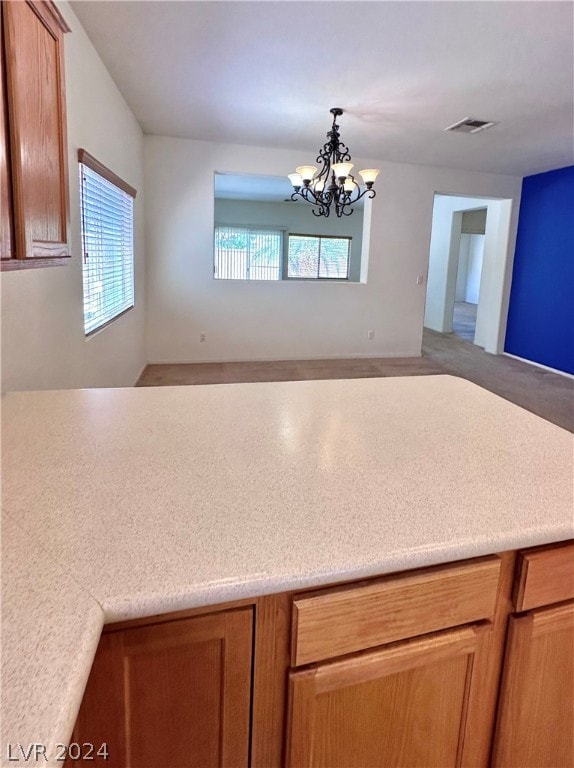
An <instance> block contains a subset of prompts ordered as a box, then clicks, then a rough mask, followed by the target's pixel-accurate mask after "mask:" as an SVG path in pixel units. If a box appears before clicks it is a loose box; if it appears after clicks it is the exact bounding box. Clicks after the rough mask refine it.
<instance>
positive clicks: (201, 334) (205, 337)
mask: <svg viewBox="0 0 574 768" xmlns="http://www.w3.org/2000/svg"><path fill="white" fill-rule="evenodd" d="M199 340H200V341H207V333H200V334H199Z"/></svg>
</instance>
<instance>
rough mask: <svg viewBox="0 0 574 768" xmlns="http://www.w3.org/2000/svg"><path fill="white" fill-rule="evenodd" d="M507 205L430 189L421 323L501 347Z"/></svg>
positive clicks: (487, 347) (486, 346)
mask: <svg viewBox="0 0 574 768" xmlns="http://www.w3.org/2000/svg"><path fill="white" fill-rule="evenodd" d="M511 210H512V201H511V200H500V199H499V200H495V199H491V198H478V197H460V196H455V195H446V194H444V195H443V194H435V198H434V206H433V218H432V231H431V242H430V252H429V270H428V278H427V294H426V304H425V315H424V326H425V327H426V328H430V329H432V330H434V331H438V332H439V333H444V334H451V333H454V334H456V335H457V336H459V337H460V338H462V339H464V340H465V341H467V342H469V343H473V344H476V345H477V346H480V347H483V348H484V349H485V350H486V351H487V352H492V353H494V354H496V353H498V352H499V351H500V350H501V349H502V345H503V335H504V331H505V326H506V310H507V307H506V303H507V300H508V296H507V263H508V241H509V233H510V214H511Z"/></svg>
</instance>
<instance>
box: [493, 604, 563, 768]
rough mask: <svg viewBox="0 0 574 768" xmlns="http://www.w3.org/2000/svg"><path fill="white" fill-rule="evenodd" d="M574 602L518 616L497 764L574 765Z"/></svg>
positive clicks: (512, 767) (505, 680)
mask: <svg viewBox="0 0 574 768" xmlns="http://www.w3.org/2000/svg"><path fill="white" fill-rule="evenodd" d="M573 732H574V603H567V604H565V605H561V606H557V607H554V608H546V609H540V610H536V611H532V612H531V613H528V614H526V615H525V616H516V617H513V618H512V619H511V621H510V630H509V637H508V645H507V654H506V659H505V666H504V674H503V680H502V688H501V696H500V709H499V720H498V727H497V732H496V740H495V750H494V760H493V765H495V766H500V768H502V767H503V766H504V768H516V766H521V768H541V766H544V768H566V766H573V765H574V733H573Z"/></svg>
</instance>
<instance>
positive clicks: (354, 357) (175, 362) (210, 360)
mask: <svg viewBox="0 0 574 768" xmlns="http://www.w3.org/2000/svg"><path fill="white" fill-rule="evenodd" d="M397 357H410V358H413V359H416V358H422V357H423V355H422V353H421V352H397V353H395V352H393V353H392V354H391V353H388V354H383V355H375V354H373V353H372V352H370V353H366V352H365V353H359V354H357V353H354V354H353V353H352V354H348V355H321V356H320V357H318V356H317V355H312V356H311V355H297V356H296V357H241V358H237V357H236V358H235V359H230V358H229V357H203V358H194V359H193V360H189V359H188V360H148V362H147V365H194V364H195V363H294V362H297V361H298V360H302V361H305V362H312V361H313V360H332V361H333V362H336V361H337V360H371V359H374V360H380V359H383V358H384V359H388V360H394V359H395V358H397ZM425 375H428V374H425ZM435 375H437V374H435ZM438 375H441V374H438Z"/></svg>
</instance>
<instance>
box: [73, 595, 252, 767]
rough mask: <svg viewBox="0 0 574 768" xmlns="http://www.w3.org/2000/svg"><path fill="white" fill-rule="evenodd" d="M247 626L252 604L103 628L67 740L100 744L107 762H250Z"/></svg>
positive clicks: (224, 764)
mask: <svg viewBox="0 0 574 768" xmlns="http://www.w3.org/2000/svg"><path fill="white" fill-rule="evenodd" d="M252 625H253V611H252V609H250V608H249V609H241V610H237V611H228V612H224V613H219V614H212V615H209V616H201V617H198V618H191V619H182V620H179V621H171V622H166V623H164V624H154V625H150V626H145V627H141V628H136V629H127V630H124V631H119V632H109V633H106V634H104V635H103V636H102V639H101V641H100V645H99V647H98V651H97V654H96V658H95V661H94V665H93V668H92V672H91V674H90V678H89V680H88V684H87V687H86V692H85V695H84V700H83V702H82V706H81V709H80V713H79V715H78V720H77V722H76V728H75V730H74V736H73V741H74V742H77V743H79V744H83V743H90V744H94V746H95V750H97V749H98V747H99V746H100V745H101V744H102V743H104V742H105V743H106V744H107V750H108V759H107V760H106V761H105V762H104V760H103V759H102V758H98V756H96V760H95V761H94V762H96V764H99V763H100V762H101V765H102V766H103V765H105V766H108V768H158V766H161V765H166V766H167V765H169V766H170V768H210V767H211V766H214V768H215V767H219V766H221V767H222V768H228V767H230V766H234V767H235V766H237V767H238V768H239V766H241V767H244V766H247V763H248V750H249V725H250V722H249V721H250V701H251V663H252V662H251V657H252V642H251V641H252ZM77 764H78V765H85V764H86V763H85V761H84V762H82V761H81V760H80V761H78V763H77ZM90 764H92V763H90ZM71 765H75V763H74V762H73V761H71Z"/></svg>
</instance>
